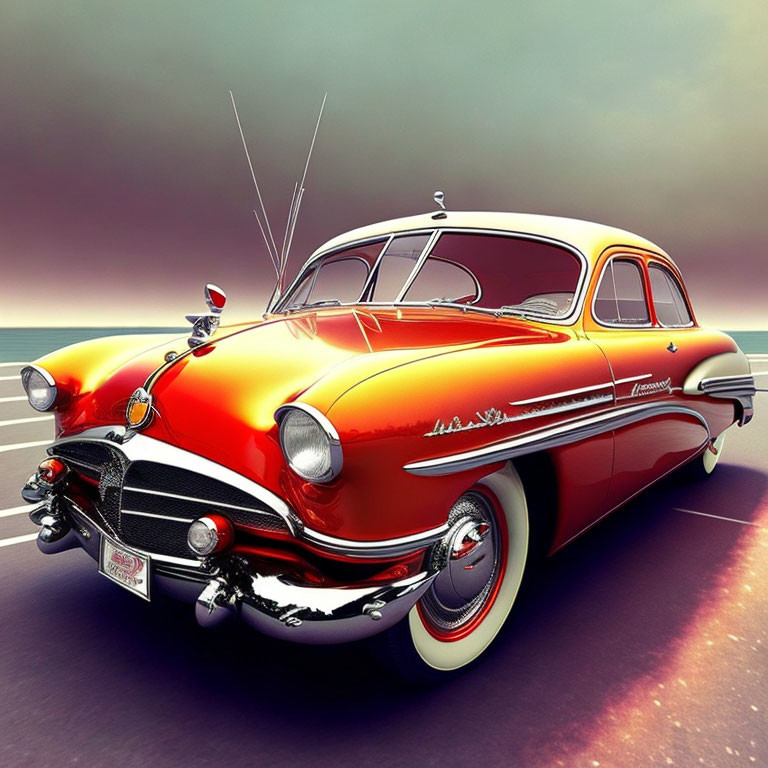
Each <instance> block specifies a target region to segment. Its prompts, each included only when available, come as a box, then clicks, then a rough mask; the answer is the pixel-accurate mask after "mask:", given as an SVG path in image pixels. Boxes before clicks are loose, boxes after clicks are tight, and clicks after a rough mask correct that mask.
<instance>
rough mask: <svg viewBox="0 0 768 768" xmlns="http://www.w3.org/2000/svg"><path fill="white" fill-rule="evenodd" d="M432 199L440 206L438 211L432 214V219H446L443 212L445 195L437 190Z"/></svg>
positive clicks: (446, 216)
mask: <svg viewBox="0 0 768 768" xmlns="http://www.w3.org/2000/svg"><path fill="white" fill-rule="evenodd" d="M432 199H433V200H434V201H435V202H436V203H437V204H438V205H439V206H440V210H439V211H437V212H436V213H433V214H432V218H433V219H445V218H448V214H447V213H446V212H445V193H444V192H442V190H439V189H438V190H437V191H436V192H435V194H434V195H433V196H432Z"/></svg>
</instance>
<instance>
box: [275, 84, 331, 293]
mask: <svg viewBox="0 0 768 768" xmlns="http://www.w3.org/2000/svg"><path fill="white" fill-rule="evenodd" d="M327 98H328V92H327V91H326V93H325V95H324V96H323V103H322V104H321V105H320V113H319V114H318V116H317V122H316V123H315V131H314V133H313V134H312V141H311V142H310V144H309V152H307V161H306V162H305V163H304V172H303V173H302V174H301V181H300V182H299V183H298V184H297V185H296V186H295V187H294V192H293V197H292V198H291V207H290V209H289V211H288V224H287V226H286V237H285V239H284V240H283V248H282V252H281V253H280V271H279V273H278V289H279V290H282V284H283V278H284V276H285V269H286V267H287V266H288V256H289V255H290V253H291V243H292V242H293V233H294V231H295V229H296V221H297V220H298V218H299V209H300V208H301V200H302V198H303V197H304V189H305V188H304V182H305V181H306V180H307V171H308V170H309V161H310V160H311V158H312V150H313V149H314V148H315V139H317V131H318V129H319V128H320V120H321V119H322V117H323V110H324V109H325V100H326V99H327Z"/></svg>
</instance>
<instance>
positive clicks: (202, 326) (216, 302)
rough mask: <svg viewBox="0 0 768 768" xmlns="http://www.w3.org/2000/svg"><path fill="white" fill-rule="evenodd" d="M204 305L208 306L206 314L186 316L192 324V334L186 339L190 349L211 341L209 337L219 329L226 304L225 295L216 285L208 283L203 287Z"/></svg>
mask: <svg viewBox="0 0 768 768" xmlns="http://www.w3.org/2000/svg"><path fill="white" fill-rule="evenodd" d="M204 295H205V303H206V304H207V305H208V312H204V313H202V314H200V315H187V316H186V318H187V320H188V321H189V322H190V323H192V333H191V334H190V336H189V338H188V339H187V344H189V346H190V347H192V348H194V347H199V346H200V345H201V344H205V342H206V341H210V340H211V336H212V335H213V334H214V333H215V332H216V329H217V328H218V327H219V320H220V319H221V313H222V311H223V310H224V305H225V304H226V303H227V294H226V293H224V291H223V290H222V289H221V288H219V286H218V285H214V284H213V283H208V284H207V285H206V286H205V292H204Z"/></svg>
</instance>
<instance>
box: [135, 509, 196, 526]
mask: <svg viewBox="0 0 768 768" xmlns="http://www.w3.org/2000/svg"><path fill="white" fill-rule="evenodd" d="M120 514H121V515H138V516H139V517H152V518H155V519H156V520H170V521H171V522H172V523H194V522H195V518H194V517H172V516H171V515H157V514H155V513H154V512H138V511H137V510H135V509H121V510H120Z"/></svg>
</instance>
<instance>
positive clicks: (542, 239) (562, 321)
mask: <svg viewBox="0 0 768 768" xmlns="http://www.w3.org/2000/svg"><path fill="white" fill-rule="evenodd" d="M426 232H431V233H432V237H430V238H429V240H428V241H427V243H426V245H425V246H424V250H423V251H422V252H421V255H420V256H419V258H418V260H417V262H416V265H415V266H414V268H413V270H412V271H411V274H410V275H409V277H408V279H407V280H406V282H405V283H404V285H403V289H402V290H401V291H400V293H399V294H398V297H397V298H396V299H395V301H394V302H392V301H384V302H375V301H365V302H363V301H357V302H353V303H347V304H334V305H333V308H338V307H359V306H362V307H368V308H370V307H391V308H393V309H397V308H398V307H439V306H441V305H440V304H428V303H426V302H407V301H400V300H399V299H400V298H401V297H403V296H405V294H406V293H407V292H408V289H409V288H410V287H411V284H412V283H413V281H414V280H415V278H416V276H417V275H418V273H419V271H420V270H421V267H422V265H423V263H424V261H426V259H427V258H428V254H429V252H430V250H431V249H432V248H433V247H434V244H435V242H436V241H437V240H438V239H439V238H440V236H441V235H442V234H443V233H445V232H451V233H461V234H478V235H497V236H500V237H509V238H511V239H515V240H530V241H532V242H537V243H546V244H547V245H553V246H556V247H558V248H562V249H563V250H565V251H568V252H569V253H570V254H572V255H573V256H575V257H576V259H577V260H578V262H579V264H580V265H581V271H580V273H579V280H578V282H577V284H576V289H575V290H574V293H573V295H574V301H573V303H572V305H571V309H570V311H569V312H568V313H567V314H565V315H562V316H557V317H553V316H552V315H547V314H544V313H537V312H525V313H524V314H523V315H522V316H523V317H524V319H531V320H534V321H538V322H542V323H545V324H550V325H563V326H570V325H574V324H575V323H576V322H578V320H579V319H580V317H581V315H582V310H583V307H584V301H585V298H586V293H587V286H589V285H590V283H591V279H592V272H593V269H592V264H591V263H590V261H589V259H587V257H586V256H585V255H584V253H583V252H582V251H581V250H579V249H578V248H577V247H576V246H574V245H572V244H571V243H567V242H565V241H564V240H558V239H557V238H554V237H547V236H546V235H537V234H532V233H530V232H519V231H517V230H509V229H490V228H483V227H436V228H434V229H430V228H426V229H425V228H420V229H412V230H402V231H397V232H390V233H389V235H377V236H375V237H367V238H361V239H359V240H351V241H350V242H348V243H343V244H341V245H338V246H336V247H334V248H329V249H328V250H327V251H321V252H320V253H318V254H316V255H315V256H311V257H310V258H309V259H307V261H306V262H305V263H304V264H303V265H302V267H301V269H300V270H299V271H298V272H297V274H296V277H294V279H293V280H292V281H291V284H290V285H289V286H288V288H287V289H286V290H285V292H284V293H283V295H282V296H281V298H280V299H278V302H277V304H276V306H275V308H274V309H270V310H269V312H268V313H267V314H268V315H272V314H280V313H282V312H283V311H284V310H282V304H283V302H284V300H285V298H286V297H287V296H290V294H291V291H293V289H294V287H295V285H296V282H297V281H298V280H299V278H300V277H301V276H302V275H303V274H304V271H305V270H306V269H307V268H308V267H310V266H311V264H312V263H313V262H315V261H317V260H319V259H322V258H324V257H326V256H329V255H331V254H333V253H336V252H338V251H340V250H343V249H346V248H354V247H357V246H360V245H365V244H370V243H375V242H377V241H378V240H386V241H387V242H386V245H385V246H384V248H383V249H382V251H381V252H380V253H379V256H378V258H377V259H376V263H375V264H374V266H373V268H372V269H371V274H370V276H369V280H368V282H367V283H366V285H364V286H363V290H362V292H361V294H360V296H361V297H362V296H364V295H365V294H366V292H367V291H368V289H369V287H370V281H371V280H372V279H373V275H375V274H376V269H377V267H378V264H379V261H380V260H381V258H382V257H383V255H384V254H385V253H386V249H387V247H388V246H389V243H390V242H391V241H392V240H393V239H394V238H395V237H399V236H401V235H404V236H405V235H419V234H424V233H426ZM612 258H613V257H612ZM633 258H636V257H633ZM601 279H602V276H601ZM646 301H647V297H646ZM444 306H447V307H450V306H455V307H456V308H457V309H461V308H462V307H463V306H464V305H460V304H455V305H454V304H450V303H446V304H445V305H444ZM471 307H472V311H473V312H483V313H486V314H488V315H491V316H501V317H511V318H514V317H518V315H516V314H515V313H513V312H510V313H509V314H508V315H507V314H505V313H504V312H503V311H500V308H499V307H496V308H487V307H478V306H476V305H471ZM307 309H308V310H311V307H308V308H307ZM649 314H650V313H649ZM593 316H594V313H593ZM619 327H621V328H631V327H633V326H629V325H621V326H619Z"/></svg>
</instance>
